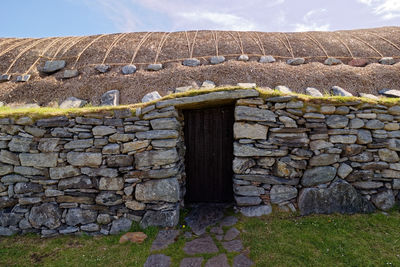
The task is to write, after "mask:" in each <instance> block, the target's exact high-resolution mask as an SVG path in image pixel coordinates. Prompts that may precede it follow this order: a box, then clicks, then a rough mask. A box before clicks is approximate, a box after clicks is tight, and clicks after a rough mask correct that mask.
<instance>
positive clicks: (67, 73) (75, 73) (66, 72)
mask: <svg viewBox="0 0 400 267" xmlns="http://www.w3.org/2000/svg"><path fill="white" fill-rule="evenodd" d="M78 75H79V71H78V70H64V75H63V79H71V78H74V77H77V76H78Z"/></svg>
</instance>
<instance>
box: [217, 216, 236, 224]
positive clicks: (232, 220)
mask: <svg viewBox="0 0 400 267" xmlns="http://www.w3.org/2000/svg"><path fill="white" fill-rule="evenodd" d="M237 221H238V218H237V217H235V216H228V217H225V218H223V219H222V221H221V222H220V223H219V225H220V226H227V227H230V226H233V225H235V224H236V223H237Z"/></svg>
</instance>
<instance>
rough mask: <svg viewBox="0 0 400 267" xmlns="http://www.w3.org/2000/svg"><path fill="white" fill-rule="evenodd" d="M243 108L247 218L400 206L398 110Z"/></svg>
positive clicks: (296, 103) (238, 168) (298, 104)
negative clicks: (398, 203) (276, 211)
mask: <svg viewBox="0 0 400 267" xmlns="http://www.w3.org/2000/svg"><path fill="white" fill-rule="evenodd" d="M310 102H311V103H308V102H304V101H301V100H298V99H297V98H296V97H295V96H278V97H270V98H266V99H261V98H252V99H241V100H238V101H237V105H236V110H235V120H236V122H235V125H234V136H235V143H234V156H235V158H234V161H233V170H234V173H235V175H234V193H235V199H236V202H237V205H238V206H239V207H242V208H241V210H242V212H243V213H244V214H249V215H252V214H267V213H269V212H270V211H271V204H276V205H277V206H278V207H279V208H280V209H282V210H292V211H294V210H297V209H299V210H300V213H301V214H303V215H306V214H311V213H333V212H340V213H360V212H372V211H374V210H375V209H376V208H377V209H381V210H388V209H390V208H391V207H393V205H394V204H395V201H396V197H397V198H398V199H399V197H400V194H399V189H400V160H399V155H398V151H400V130H399V128H400V127H399V120H400V106H393V107H387V106H384V105H378V104H368V103H362V102H361V101H352V102H342V103H340V102H339V103H338V102H336V104H334V102H333V101H332V102H331V104H329V102H328V103H326V104H317V103H315V101H314V103H312V102H313V101H310Z"/></svg>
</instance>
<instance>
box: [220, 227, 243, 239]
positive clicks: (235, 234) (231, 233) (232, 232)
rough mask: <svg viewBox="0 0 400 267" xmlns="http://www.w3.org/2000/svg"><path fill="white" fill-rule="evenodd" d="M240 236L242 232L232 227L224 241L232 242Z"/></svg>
mask: <svg viewBox="0 0 400 267" xmlns="http://www.w3.org/2000/svg"><path fill="white" fill-rule="evenodd" d="M239 234H240V231H239V230H238V229H236V228H235V227H232V228H231V229H229V230H228V231H226V234H225V236H224V240H225V241H231V240H233V239H235V238H236V237H238V236H239Z"/></svg>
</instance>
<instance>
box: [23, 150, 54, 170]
mask: <svg viewBox="0 0 400 267" xmlns="http://www.w3.org/2000/svg"><path fill="white" fill-rule="evenodd" d="M19 159H20V161H21V165H22V166H31V167H55V166H56V165H57V159H58V154H57V153H38V154H30V153H21V154H19Z"/></svg>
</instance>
